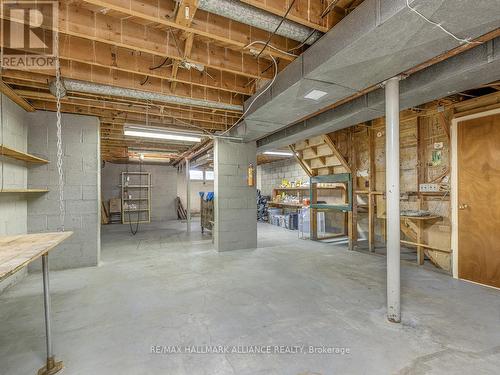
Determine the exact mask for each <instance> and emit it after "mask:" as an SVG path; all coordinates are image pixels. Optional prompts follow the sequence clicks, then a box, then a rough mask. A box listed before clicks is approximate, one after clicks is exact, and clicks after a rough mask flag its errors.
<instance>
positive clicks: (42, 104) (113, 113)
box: [31, 99, 226, 130]
mask: <svg viewBox="0 0 500 375" xmlns="http://www.w3.org/2000/svg"><path fill="white" fill-rule="evenodd" d="M31 105H32V106H33V107H34V108H35V109H38V110H43V111H52V112H55V111H56V103H55V102H52V101H46V100H40V99H33V100H31ZM61 111H62V112H64V113H73V114H81V115H89V116H97V117H103V118H111V119H116V120H122V121H124V122H133V123H138V122H140V123H146V122H147V123H151V124H153V123H154V124H162V125H177V126H179V127H181V128H183V129H193V130H196V129H199V128H202V129H205V130H225V129H226V127H225V126H222V125H220V124H211V126H207V125H204V123H201V124H200V123H195V122H193V123H192V124H190V126H189V125H187V124H184V123H181V124H179V123H177V122H175V121H174V119H172V118H171V117H163V116H156V115H155V116H153V115H150V116H148V121H146V116H145V115H144V114H141V113H135V112H130V111H121V110H111V109H109V108H99V107H91V106H88V105H87V106H83V105H77V104H72V103H62V106H61Z"/></svg>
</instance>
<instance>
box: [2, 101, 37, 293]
mask: <svg viewBox="0 0 500 375" xmlns="http://www.w3.org/2000/svg"><path fill="white" fill-rule="evenodd" d="M0 100H1V103H0V105H1V108H2V113H3V114H2V118H3V121H2V124H0V126H1V127H2V131H0V144H5V145H6V146H10V147H13V148H15V149H17V150H20V151H24V152H26V151H27V140H28V131H27V125H26V122H25V111H24V110H23V109H22V108H21V107H19V106H18V105H17V104H15V103H14V102H12V101H11V100H10V99H9V98H7V97H6V96H5V95H3V94H0ZM0 158H1V163H2V168H1V170H0V184H1V185H0V186H1V187H2V188H4V189H16V188H17V189H22V188H26V186H27V176H28V168H29V167H30V166H29V165H26V163H24V162H21V161H17V160H14V159H11V158H7V157H3V156H0ZM28 198H29V197H28V196H27V195H26V194H17V193H16V194H1V195H0V236H8V235H16V234H25V233H26V232H27V215H28V203H27V199H28ZM24 276H26V268H23V269H22V270H20V271H19V272H17V273H15V274H14V275H12V276H11V277H9V278H7V279H5V280H3V281H2V282H0V293H1V292H2V291H3V290H4V289H5V288H7V287H8V286H10V285H13V284H15V283H17V282H18V281H20V280H21V279H22V278H23V277H24Z"/></svg>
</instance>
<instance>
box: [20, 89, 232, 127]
mask: <svg viewBox="0 0 500 375" xmlns="http://www.w3.org/2000/svg"><path fill="white" fill-rule="evenodd" d="M16 93H17V94H18V95H19V96H21V97H22V98H24V99H30V100H44V101H48V102H55V101H56V98H55V97H54V96H53V95H52V94H51V93H48V92H37V91H32V90H16ZM61 102H62V103H67V104H74V105H80V106H92V107H94V108H101V109H109V110H112V111H122V112H127V113H140V114H142V115H144V116H145V115H146V114H147V115H148V116H151V117H162V118H172V119H174V120H180V121H186V122H188V121H189V122H192V124H191V125H195V126H205V125H204V124H203V123H206V124H209V125H212V124H215V125H221V126H222V127H229V126H231V125H232V124H233V121H228V119H227V118H224V117H223V116H210V115H207V114H198V115H195V114H193V113H189V112H187V113H186V112H182V113H180V112H175V111H172V110H165V109H162V108H160V107H157V106H149V107H146V106H137V105H130V104H124V103H113V102H109V101H107V100H89V99H80V98H75V97H71V98H68V97H66V98H63V99H62V101H61Z"/></svg>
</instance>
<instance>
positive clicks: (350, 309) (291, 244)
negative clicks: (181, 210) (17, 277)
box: [0, 222, 500, 375]
mask: <svg viewBox="0 0 500 375" xmlns="http://www.w3.org/2000/svg"><path fill="white" fill-rule="evenodd" d="M127 230H128V228H127V227H125V226H121V225H109V226H105V227H103V237H102V265H101V266H100V267H96V268H85V269H74V270H66V271H57V272H52V273H51V287H52V306H53V323H54V340H55V350H56V353H57V357H58V358H61V359H63V360H64V362H65V365H66V369H65V373H67V374H82V375H83V374H85V375H89V374H93V375H97V374H106V375H109V374H120V375H126V374H133V375H138V374H169V375H171V374H174V375H176V374H188V375H197V374H207V375H214V374H238V375H244V374H252V375H253V374H262V375H264V374H265V375H272V374H280V375H281V374H292V375H298V374H301V375H304V374H322V375H327V374H458V373H461V374H472V373H474V374H498V373H499V369H500V331H499V328H500V292H499V291H498V290H494V289H490V288H486V287H482V286H478V285H474V284H470V283H466V282H462V281H457V280H454V279H452V278H451V277H449V276H447V275H443V274H440V273H438V272H433V271H430V270H428V269H424V268H419V267H417V266H414V265H412V264H410V263H404V264H403V266H402V288H403V289H402V291H403V297H402V305H403V312H402V313H403V322H402V324H392V323H388V322H387V321H386V320H385V315H384V314H385V258H384V257H381V256H374V255H369V254H363V253H359V252H349V251H347V250H345V248H342V247H335V246H333V245H331V244H322V243H314V242H311V241H304V240H296V232H289V231H287V230H285V229H281V228H276V227H273V226H270V225H267V224H259V248H258V249H257V250H253V251H234V252H227V253H220V254H219V253H216V252H215V251H214V250H213V248H212V243H211V240H210V239H209V238H208V237H207V236H205V237H202V235H201V233H199V232H197V231H195V232H194V233H192V235H191V236H190V237H189V238H188V237H187V235H186V234H185V232H184V225H181V224H180V223H177V222H169V223H166V224H163V225H152V224H151V225H148V226H147V227H143V228H142V229H141V230H140V233H139V234H138V235H137V236H136V237H131V236H130V235H129V234H128V233H127ZM0 321H1V322H2V324H1V325H0V373H1V374H8V375H11V374H34V370H35V369H38V368H39V367H40V366H41V365H42V362H43V358H44V328H43V327H44V326H43V305H42V296H41V277H40V275H39V274H32V275H29V276H28V277H27V278H26V279H25V280H24V281H23V282H21V283H20V284H18V285H16V286H14V287H12V288H11V289H9V290H7V291H6V292H5V293H4V294H2V295H0ZM204 344H211V345H290V346H294V345H300V346H302V345H305V346H308V345H313V346H320V345H326V346H334V347H344V348H348V349H349V350H350V354H344V355H340V354H273V355H264V354H259V355H249V354H210V355H209V354H151V346H152V345H163V346H169V345H182V346H184V345H204Z"/></svg>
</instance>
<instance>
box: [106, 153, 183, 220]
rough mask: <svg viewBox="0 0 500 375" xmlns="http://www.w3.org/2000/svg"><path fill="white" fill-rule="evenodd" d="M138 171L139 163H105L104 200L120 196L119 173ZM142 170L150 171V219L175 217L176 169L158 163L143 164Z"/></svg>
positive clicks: (171, 218)
mask: <svg viewBox="0 0 500 375" xmlns="http://www.w3.org/2000/svg"><path fill="white" fill-rule="evenodd" d="M127 168H128V171H129V172H139V164H137V163H133V164H132V163H131V164H129V165H128V167H127V165H125V164H113V163H105V165H104V168H103V169H102V171H101V179H102V197H103V199H104V200H105V202H108V201H109V199H111V198H120V197H121V187H120V186H119V185H120V184H121V173H122V172H125V171H127ZM141 170H142V171H143V172H149V173H151V185H152V188H151V221H165V220H173V219H176V218H177V213H176V211H175V198H176V197H177V169H176V168H174V167H170V166H166V165H159V164H143V165H142V169H141Z"/></svg>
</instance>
